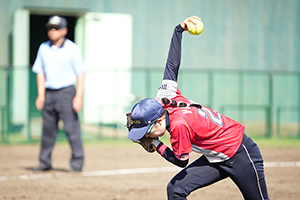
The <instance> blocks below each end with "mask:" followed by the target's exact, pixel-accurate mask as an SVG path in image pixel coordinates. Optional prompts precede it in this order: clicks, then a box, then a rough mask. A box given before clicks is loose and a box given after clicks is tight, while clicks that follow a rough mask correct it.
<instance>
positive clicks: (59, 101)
mask: <svg viewBox="0 0 300 200" xmlns="http://www.w3.org/2000/svg"><path fill="white" fill-rule="evenodd" d="M75 93H76V90H75V87H74V86H69V87H66V88H62V89H59V90H50V89H46V94H45V103H44V108H43V110H42V113H43V135H42V143H41V151H40V164H39V167H40V168H50V167H52V163H51V153H52V150H53V147H54V144H55V140H56V136H57V130H58V121H59V119H61V120H62V121H63V123H64V128H65V131H66V134H67V137H68V140H69V143H70V146H71V149H72V157H71V159H70V166H71V167H72V168H73V169H81V168H82V165H83V161H84V154H83V146H82V141H81V135H80V123H79V120H78V115H77V113H76V112H75V111H74V109H73V103H72V101H73V98H74V96H75Z"/></svg>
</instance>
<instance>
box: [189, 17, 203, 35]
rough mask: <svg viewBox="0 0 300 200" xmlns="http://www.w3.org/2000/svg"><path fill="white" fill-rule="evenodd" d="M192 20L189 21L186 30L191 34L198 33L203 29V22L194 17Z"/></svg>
mask: <svg viewBox="0 0 300 200" xmlns="http://www.w3.org/2000/svg"><path fill="white" fill-rule="evenodd" d="M193 21H194V22H192V21H189V26H188V32H189V33H190V34H192V35H199V34H200V33H202V31H203V29H204V24H203V22H202V21H201V20H200V19H199V18H194V19H193Z"/></svg>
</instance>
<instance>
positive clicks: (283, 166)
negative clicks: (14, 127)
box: [0, 143, 300, 200]
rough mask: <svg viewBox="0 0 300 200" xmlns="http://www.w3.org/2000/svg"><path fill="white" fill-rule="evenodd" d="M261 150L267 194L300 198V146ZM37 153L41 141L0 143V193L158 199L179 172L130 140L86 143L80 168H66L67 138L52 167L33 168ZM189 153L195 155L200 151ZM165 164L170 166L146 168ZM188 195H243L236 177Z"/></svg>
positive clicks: (40, 198) (212, 199) (213, 199)
mask: <svg viewBox="0 0 300 200" xmlns="http://www.w3.org/2000/svg"><path fill="white" fill-rule="evenodd" d="M261 151H262V154H263V157H264V160H265V163H266V167H265V174H266V181H267V185H268V190H269V196H270V199H273V200H279V199H280V200H296V199H298V200H299V198H300V190H299V186H300V162H299V161H300V155H299V152H300V148H299V147H297V148H278V149H276V148H261ZM38 154H39V145H22V146H9V145H3V146H0V199H14V200H19V199H22V200H23V199H33V200H54V199H55V200H56V199H59V200H60V199H63V200H68V199H72V200H73V199H75V200H81V199H83V200H90V199H100V200H102V199H103V200H152V199H155V200H160V199H166V185H167V183H168V182H169V180H170V179H171V178H172V177H173V176H174V175H175V174H176V173H177V172H178V170H177V169H175V170H174V167H173V165H171V164H170V163H168V162H167V161H165V160H164V159H162V158H161V157H160V156H159V155H158V154H157V153H154V154H148V153H146V152H145V151H144V150H143V149H141V147H140V146H139V145H137V144H133V143H132V144H125V145H122V146H112V145H101V144H89V145H85V155H86V159H85V165H84V169H83V171H82V172H80V173H71V172H68V169H69V164H68V160H69V157H70V154H71V151H70V148H69V146H68V144H58V145H56V146H55V148H54V151H53V156H52V157H53V161H52V162H53V168H54V170H53V171H49V172H39V173H36V172H33V171H32V170H31V168H33V167H36V166H37V165H38ZM191 156H192V159H191V160H194V159H196V158H197V157H198V156H199V154H198V155H197V154H196V153H192V154H191ZM294 161H295V162H294ZM283 162H286V163H283ZM167 167H171V169H172V170H170V171H166V172H159V171H157V172H155V171H154V172H151V173H150V171H149V172H148V171H147V170H149V169H168V168H167ZM139 168H146V169H145V172H143V173H142V172H141V173H140V174H139V173H137V172H138V170H139ZM121 169H127V170H123V171H122V170H121ZM121 172H122V173H121ZM134 172H136V173H134ZM245 181H247V180H245ZM188 199H189V200H196V199H209V200H219V199H228V200H229V199H230V200H240V199H243V198H242V196H241V194H240V192H239V190H238V188H237V187H236V186H235V185H234V183H233V182H232V181H231V180H230V179H226V180H223V181H221V182H218V183H215V184H213V185H211V186H208V187H206V188H202V189H199V190H197V191H195V192H193V193H192V194H191V195H190V196H189V197H188Z"/></svg>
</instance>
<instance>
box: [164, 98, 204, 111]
mask: <svg viewBox="0 0 300 200" xmlns="http://www.w3.org/2000/svg"><path fill="white" fill-rule="evenodd" d="M161 101H162V102H163V103H164V104H165V106H166V105H171V106H172V107H187V106H188V105H187V104H186V103H185V102H179V104H178V103H177V101H175V100H172V101H170V99H168V98H165V97H163V98H161ZM189 106H194V107H196V108H199V109H201V108H202V106H201V105H200V104H195V103H192V104H190V105H189Z"/></svg>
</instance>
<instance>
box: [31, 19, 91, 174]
mask: <svg viewBox="0 0 300 200" xmlns="http://www.w3.org/2000/svg"><path fill="white" fill-rule="evenodd" d="M46 28H47V33H48V38H49V40H48V41H46V42H43V43H42V44H41V45H40V47H39V49H38V53H37V56H36V60H35V62H34V64H33V67H32V71H33V72H35V73H36V74H37V89H38V97H37V99H36V102H35V103H36V107H37V109H38V110H41V111H42V114H43V133H42V141H41V150H40V157H39V166H38V167H37V168H34V169H33V170H34V171H47V170H51V169H52V162H51V153H52V150H53V147H54V145H55V140H56V135H57V129H58V121H59V119H61V120H62V121H63V123H64V128H65V131H66V134H67V137H68V140H69V143H70V146H71V149H72V157H71V159H70V166H71V168H70V171H72V172H80V171H81V170H82V166H83V161H84V153H83V146H82V140H81V135H80V123H79V120H78V115H77V113H78V112H79V111H80V110H81V109H82V97H83V84H84V71H85V64H84V60H83V56H82V54H81V51H80V49H79V47H78V46H77V45H76V44H75V43H73V42H72V41H71V40H69V39H67V38H66V35H67V32H68V29H67V20H66V19H65V18H64V17H61V16H57V15H55V16H51V17H50V18H49V21H48V23H47V24H46ZM75 84H76V88H75V87H74V85H75Z"/></svg>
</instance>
